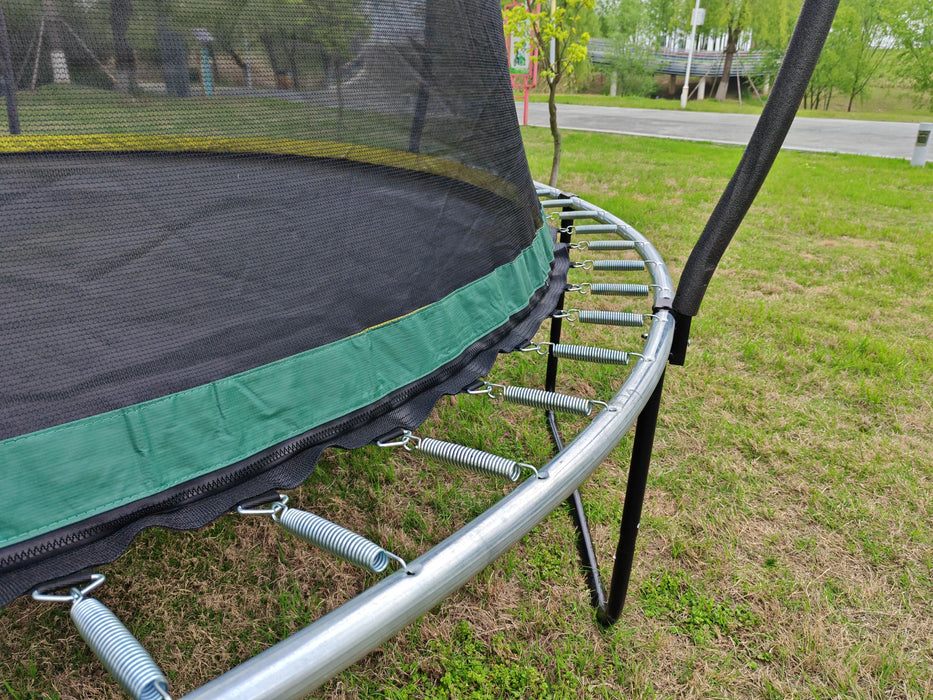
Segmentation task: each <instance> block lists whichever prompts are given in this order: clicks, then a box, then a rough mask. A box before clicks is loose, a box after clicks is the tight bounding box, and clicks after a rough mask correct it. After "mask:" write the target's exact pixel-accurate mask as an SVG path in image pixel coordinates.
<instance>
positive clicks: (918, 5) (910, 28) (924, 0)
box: [888, 0, 933, 111]
mask: <svg viewBox="0 0 933 700" xmlns="http://www.w3.org/2000/svg"><path fill="white" fill-rule="evenodd" d="M888 12H889V14H888V23H889V26H890V28H891V34H892V36H893V38H894V40H895V41H896V44H897V47H898V49H899V51H900V54H899V56H898V57H897V66H898V71H899V73H900V74H901V75H902V76H903V77H904V78H906V79H907V80H908V81H909V82H910V83H911V85H912V86H913V89H914V92H915V98H916V101H917V103H918V104H919V105H924V104H926V105H927V106H928V107H929V108H930V110H931V111H933V3H931V2H929V0H897V1H892V2H891V4H890V5H889V6H888Z"/></svg>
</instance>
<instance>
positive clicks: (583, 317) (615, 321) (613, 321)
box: [571, 309, 645, 326]
mask: <svg viewBox="0 0 933 700" xmlns="http://www.w3.org/2000/svg"><path fill="white" fill-rule="evenodd" d="M572 312H573V309H571V313H572ZM577 320H578V321H579V322H580V323H601V324H603V325H605V326H644V325H645V317H644V316H643V315H642V314H633V313H629V312H627V311H592V310H582V311H577Z"/></svg>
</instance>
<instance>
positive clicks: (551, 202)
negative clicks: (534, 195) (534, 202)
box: [541, 199, 573, 208]
mask: <svg viewBox="0 0 933 700" xmlns="http://www.w3.org/2000/svg"><path fill="white" fill-rule="evenodd" d="M572 204H573V200H572V199H542V200H541V206H542V207H544V208H549V207H569V206H571V205H572Z"/></svg>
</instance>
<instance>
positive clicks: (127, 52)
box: [110, 0, 136, 94]
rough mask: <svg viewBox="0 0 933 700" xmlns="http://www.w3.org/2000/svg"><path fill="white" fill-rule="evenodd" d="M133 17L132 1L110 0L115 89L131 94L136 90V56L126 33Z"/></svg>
mask: <svg viewBox="0 0 933 700" xmlns="http://www.w3.org/2000/svg"><path fill="white" fill-rule="evenodd" d="M132 16H133V3H132V2H131V0H110V31H111V34H112V35H113V59H114V76H115V78H116V81H115V83H114V87H115V89H116V90H117V92H122V93H126V94H129V93H131V92H134V91H135V90H136V54H135V53H134V52H133V47H132V46H130V42H129V39H127V36H126V33H127V29H128V28H129V26H130V18H131V17H132Z"/></svg>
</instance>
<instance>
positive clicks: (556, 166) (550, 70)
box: [502, 0, 596, 187]
mask: <svg viewBox="0 0 933 700" xmlns="http://www.w3.org/2000/svg"><path fill="white" fill-rule="evenodd" d="M552 2H553V10H554V11H553V12H550V11H548V10H541V9H538V8H539V3H538V1H537V0H521V2H519V3H517V4H515V5H513V6H511V7H508V8H505V9H504V10H503V13H502V14H503V18H504V20H505V31H506V32H507V33H508V34H511V35H512V36H513V37H515V41H517V42H519V44H521V43H524V42H530V43H531V44H532V45H533V46H534V47H536V48H537V50H538V60H539V61H540V63H541V65H542V70H541V73H540V74H541V76H542V77H543V78H544V79H545V80H546V81H547V86H548V119H549V123H550V127H551V137H552V138H553V140H554V156H553V159H552V161H551V176H550V178H549V179H548V183H549V184H550V185H551V187H556V186H557V178H558V176H559V175H560V156H561V134H560V129H559V128H558V126H557V100H556V98H557V86H558V85H560V82H561V80H563V78H564V77H565V76H568V75H570V74H572V73H573V70H574V67H575V66H576V65H577V64H578V63H580V62H581V61H583V60H584V59H585V58H586V46H587V44H588V43H589V41H590V34H589V32H581V31H579V29H578V27H579V23H580V20H581V17H582V16H583V15H584V13H586V12H587V11H589V10H592V9H593V8H594V7H595V6H596V0H559V1H558V0H552ZM552 46H553V55H552V52H551V49H552Z"/></svg>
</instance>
